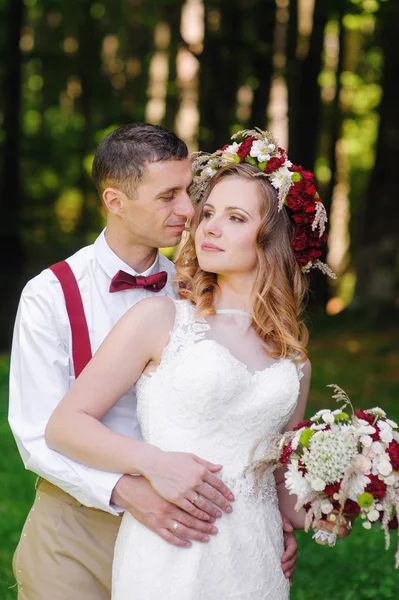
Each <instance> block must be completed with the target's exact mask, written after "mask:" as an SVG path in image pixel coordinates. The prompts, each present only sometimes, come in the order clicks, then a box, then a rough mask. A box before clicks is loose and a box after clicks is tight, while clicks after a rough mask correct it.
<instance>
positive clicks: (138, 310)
mask: <svg viewBox="0 0 399 600" xmlns="http://www.w3.org/2000/svg"><path fill="white" fill-rule="evenodd" d="M174 315H175V307H174V305H173V302H172V301H171V300H170V299H169V298H165V297H155V298H149V299H145V300H142V301H141V302H138V303H137V304H136V305H135V306H133V307H132V308H131V309H130V310H129V311H128V312H127V313H126V314H125V315H124V316H123V317H122V318H121V319H120V321H119V322H118V323H117V324H116V326H115V327H114V328H113V329H112V331H111V332H110V333H109V335H108V336H107V338H106V339H105V341H104V342H103V344H102V345H101V346H100V348H99V349H98V351H97V352H96V353H95V355H94V356H93V358H92V360H91V361H90V362H89V363H88V365H87V366H86V368H85V369H84V370H83V371H82V373H81V374H80V376H79V377H78V379H77V380H76V381H75V382H74V384H73V385H72V386H71V388H70V389H69V391H68V393H67V394H66V395H65V396H64V398H63V399H62V400H61V402H60V404H59V405H58V406H57V408H56V409H55V411H54V412H53V414H52V416H51V418H50V420H49V422H48V424H47V427H46V432H45V438H46V442H47V445H48V446H49V447H50V448H52V449H53V450H57V451H58V452H61V453H62V454H65V455H66V456H69V457H70V458H73V459H74V460H77V461H79V462H82V463H84V464H86V465H89V466H91V467H95V468H98V469H102V470H106V471H111V472H115V473H140V474H145V473H146V471H147V468H148V462H149V461H150V462H153V461H154V460H156V456H157V453H159V454H161V452H160V451H159V450H158V449H157V448H155V447H154V446H151V445H149V444H143V443H142V442H140V441H138V440H134V439H130V438H128V437H126V436H123V435H120V434H117V433H115V432H113V431H111V430H110V429H108V427H106V426H105V425H103V424H102V423H101V422H100V421H101V419H102V418H103V417H104V416H105V415H106V414H107V413H108V411H109V410H110V409H111V408H112V407H113V406H114V405H115V404H116V402H117V401H118V400H119V399H120V398H121V397H122V396H123V395H124V394H125V393H126V392H127V391H128V390H129V389H130V388H131V387H132V386H133V385H134V384H135V383H136V381H137V380H138V378H139V377H140V375H141V374H142V372H143V370H144V369H145V366H146V365H147V363H149V362H150V361H152V360H154V361H156V362H159V358H160V355H161V353H162V349H163V348H164V347H165V346H166V344H167V343H168V338H169V332H170V331H171V330H172V328H173V322H174Z"/></svg>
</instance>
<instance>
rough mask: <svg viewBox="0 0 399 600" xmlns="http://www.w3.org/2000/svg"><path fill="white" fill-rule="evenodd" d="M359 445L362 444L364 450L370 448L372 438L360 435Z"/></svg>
mask: <svg viewBox="0 0 399 600" xmlns="http://www.w3.org/2000/svg"><path fill="white" fill-rule="evenodd" d="M360 443H361V444H363V446H364V447H365V448H370V446H371V444H372V443H373V438H372V437H370V436H369V435H362V436H360Z"/></svg>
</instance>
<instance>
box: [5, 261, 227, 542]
mask: <svg viewBox="0 0 399 600" xmlns="http://www.w3.org/2000/svg"><path fill="white" fill-rule="evenodd" d="M63 304H64V299H63V295H62V290H61V287H60V285H59V283H58V280H56V278H55V277H54V275H53V274H52V273H51V272H50V271H44V272H43V273H42V274H40V275H39V276H38V277H36V278H35V279H33V280H32V281H30V282H29V283H28V284H27V286H26V287H25V289H24V291H23V293H22V296H21V301H20V304H19V308H18V314H17V318H16V322H15V327H14V337H13V346H12V353H11V368H10V405H9V423H10V426H11V429H12V431H13V434H14V437H15V440H16V443H17V446H18V449H19V452H20V454H21V457H22V460H23V462H24V465H25V467H26V469H29V470H31V471H33V472H34V473H37V474H38V475H40V476H41V477H44V478H45V479H47V480H48V481H50V482H51V483H53V484H54V485H56V486H57V487H59V488H61V489H63V490H64V491H65V492H67V493H68V494H70V495H71V496H73V497H74V498H76V499H77V500H78V501H79V502H81V503H82V504H84V505H85V506H92V507H94V508H99V509H102V510H105V511H107V512H110V513H112V514H117V512H116V511H115V510H114V508H116V507H121V508H122V509H126V510H129V511H130V512H131V513H132V514H133V515H134V516H135V517H136V518H137V519H138V520H139V521H140V522H142V523H143V524H144V525H146V526H147V527H149V528H150V529H152V530H153V531H155V533H157V534H158V535H161V537H163V538H164V539H166V540H167V541H169V542H170V543H173V544H175V545H178V546H185V545H186V543H185V542H184V540H181V539H180V538H179V537H178V536H176V535H174V534H173V533H172V532H171V531H170V528H173V524H174V523H175V522H179V523H181V526H180V525H179V530H178V533H179V534H182V535H183V534H184V536H185V537H187V538H188V539H190V540H196V541H205V542H206V541H208V539H209V535H214V534H215V533H217V529H216V527H215V526H214V525H213V524H212V523H213V522H214V519H213V518H211V522H205V521H202V520H200V519H196V518H195V517H193V516H191V515H189V514H188V513H185V512H184V511H182V510H180V509H179V508H177V507H176V506H174V505H172V504H170V503H168V502H166V501H165V500H163V499H162V498H160V497H159V496H158V495H157V494H156V492H155V491H154V490H153V488H152V487H151V486H150V485H149V483H148V482H147V480H145V478H144V477H131V476H128V475H123V476H122V475H121V474H118V473H110V472H105V471H101V470H98V469H93V468H90V467H87V466H85V465H83V464H81V463H79V462H75V461H74V460H71V459H69V458H67V457H65V456H64V455H63V454H60V453H58V452H56V451H54V450H51V449H50V448H49V447H48V446H47V444H46V442H45V438H44V432H45V428H46V425H47V423H48V420H49V418H50V416H51V414H52V412H53V411H54V409H55V408H56V406H57V405H58V403H59V402H60V400H61V398H62V397H63V396H64V395H65V394H66V393H67V391H68V389H69V386H70V356H69V352H68V331H69V322H68V317H67V315H66V313H65V315H63V314H60V311H59V310H58V311H57V307H58V306H63ZM118 510H120V509H119V508H118Z"/></svg>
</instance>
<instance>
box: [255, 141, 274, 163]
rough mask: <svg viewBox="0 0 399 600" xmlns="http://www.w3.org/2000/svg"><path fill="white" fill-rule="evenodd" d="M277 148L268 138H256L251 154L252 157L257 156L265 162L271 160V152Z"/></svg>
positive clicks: (259, 160)
mask: <svg viewBox="0 0 399 600" xmlns="http://www.w3.org/2000/svg"><path fill="white" fill-rule="evenodd" d="M275 149H276V146H275V145H274V144H269V143H268V140H267V139H263V140H255V141H254V142H253V143H252V147H251V152H250V155H251V156H252V158H256V159H257V161H258V162H265V161H266V160H270V158H271V155H270V153H271V152H274V150H275Z"/></svg>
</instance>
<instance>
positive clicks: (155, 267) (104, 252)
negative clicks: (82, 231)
mask: <svg viewBox="0 0 399 600" xmlns="http://www.w3.org/2000/svg"><path fill="white" fill-rule="evenodd" d="M94 255H95V257H96V260H97V262H98V263H99V265H100V267H101V268H102V269H103V270H104V271H105V272H106V274H107V275H108V276H109V277H110V278H111V279H112V278H113V277H114V275H116V274H117V272H118V271H125V273H129V274H130V275H143V276H146V275H152V274H153V273H157V272H158V271H159V251H158V252H157V255H156V258H155V260H154V262H153V263H152V265H151V266H150V268H149V269H147V270H146V271H144V272H143V273H137V271H135V270H134V269H132V267H130V266H129V265H128V264H126V263H125V262H124V261H123V260H122V259H121V258H119V256H118V255H117V254H115V252H114V251H113V250H111V248H110V247H109V246H108V243H107V240H106V239H105V229H103V231H102V232H101V233H100V235H99V236H98V238H97V239H96V241H95V242H94Z"/></svg>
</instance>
